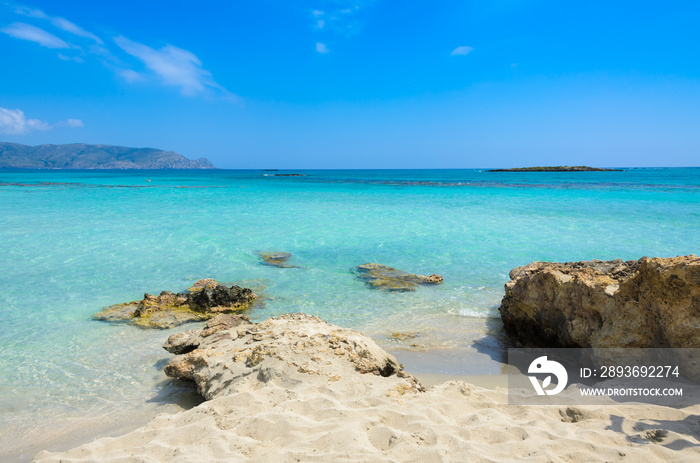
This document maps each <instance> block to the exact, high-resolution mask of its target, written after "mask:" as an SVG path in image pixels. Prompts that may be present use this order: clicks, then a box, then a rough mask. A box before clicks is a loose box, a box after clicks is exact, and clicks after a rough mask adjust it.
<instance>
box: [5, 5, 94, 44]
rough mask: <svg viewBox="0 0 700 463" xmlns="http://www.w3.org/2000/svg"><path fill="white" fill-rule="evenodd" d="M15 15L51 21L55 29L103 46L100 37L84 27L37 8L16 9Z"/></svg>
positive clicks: (20, 7)
mask: <svg viewBox="0 0 700 463" xmlns="http://www.w3.org/2000/svg"><path fill="white" fill-rule="evenodd" d="M15 13H17V14H21V15H24V16H29V17H30V18H38V19H46V20H49V21H51V24H53V25H54V26H55V27H57V28H59V29H61V30H63V31H65V32H68V33H69V34H73V35H77V36H78V37H85V38H88V39H92V40H94V41H95V42H97V43H99V44H102V40H101V39H100V38H99V37H97V36H96V35H95V34H93V33H91V32H88V31H86V30H85V29H83V28H82V27H80V26H78V25H77V24H75V23H72V22H70V21H68V20H67V19H64V18H59V17H58V16H49V15H47V14H46V13H44V12H43V11H41V10H37V9H35V8H29V7H26V6H18V7H16V8H15Z"/></svg>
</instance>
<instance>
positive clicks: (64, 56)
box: [58, 53, 85, 63]
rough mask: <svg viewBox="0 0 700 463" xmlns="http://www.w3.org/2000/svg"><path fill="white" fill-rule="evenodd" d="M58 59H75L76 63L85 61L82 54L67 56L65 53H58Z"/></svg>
mask: <svg viewBox="0 0 700 463" xmlns="http://www.w3.org/2000/svg"><path fill="white" fill-rule="evenodd" d="M58 59H60V60H63V61H74V62H76V63H84V62H85V60H84V59H82V58H81V57H80V56H66V55H64V54H63V53H59V54H58Z"/></svg>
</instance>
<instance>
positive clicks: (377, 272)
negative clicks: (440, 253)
mask: <svg viewBox="0 0 700 463" xmlns="http://www.w3.org/2000/svg"><path fill="white" fill-rule="evenodd" d="M355 273H356V274H357V277H358V278H359V279H360V280H362V281H364V282H365V283H367V285H368V286H370V287H371V288H375V289H383V290H385V291H415V290H416V287H418V285H436V284H440V283H442V277H441V276H440V275H437V274H432V275H428V276H423V275H416V274H414V273H407V272H404V271H402V270H397V269H395V268H393V267H388V266H386V265H382V264H375V263H367V264H362V265H358V266H357V267H355Z"/></svg>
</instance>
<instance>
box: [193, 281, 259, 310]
mask: <svg viewBox="0 0 700 463" xmlns="http://www.w3.org/2000/svg"><path fill="white" fill-rule="evenodd" d="M188 296H189V298H188V303H189V305H190V307H191V308H192V309H193V310H197V311H199V312H215V313H218V312H231V311H232V310H239V309H242V308H245V307H247V306H248V305H249V304H250V303H251V302H253V301H254V300H255V299H257V297H258V296H257V295H256V294H255V293H253V291H252V290H250V289H249V288H241V287H240V286H237V285H233V286H231V287H230V288H229V287H226V286H224V285H217V286H214V287H210V286H205V287H204V288H202V289H201V290H199V291H196V292H193V293H191V294H189V295H188Z"/></svg>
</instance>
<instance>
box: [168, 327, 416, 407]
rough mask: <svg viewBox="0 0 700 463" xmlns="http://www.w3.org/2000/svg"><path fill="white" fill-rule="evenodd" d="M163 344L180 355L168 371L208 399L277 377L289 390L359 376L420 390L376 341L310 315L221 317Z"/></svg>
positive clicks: (177, 335)
mask: <svg viewBox="0 0 700 463" xmlns="http://www.w3.org/2000/svg"><path fill="white" fill-rule="evenodd" d="M163 347H164V348H165V349H166V350H168V351H169V352H171V353H174V354H178V356H177V357H175V358H173V359H172V360H171V361H170V362H169V363H168V365H167V366H166V367H165V374H166V375H168V376H171V377H174V378H180V379H187V380H192V381H194V382H195V383H196V385H197V390H198V392H199V393H200V394H201V395H202V396H203V397H204V398H206V399H208V400H210V399H213V398H216V397H220V396H225V395H230V394H233V393H235V392H241V391H243V390H245V389H246V388H250V387H257V386H255V385H256V384H258V383H267V382H269V381H272V380H275V381H277V382H279V383H280V384H283V385H286V386H289V387H292V386H294V385H295V384H301V383H302V382H305V383H307V384H308V382H309V381H319V382H321V383H324V384H325V383H327V382H331V383H332V382H336V381H342V380H344V379H345V380H348V381H349V380H353V381H355V380H356V379H354V378H356V375H357V373H358V372H359V373H366V374H370V375H377V376H381V377H387V378H388V377H394V378H395V379H394V380H392V381H390V382H387V383H386V384H390V385H391V386H392V388H398V389H396V390H397V391H399V390H401V391H403V392H402V393H404V392H409V391H413V392H416V391H420V390H422V386H421V385H420V384H419V383H418V382H417V380H416V379H415V378H414V377H413V376H411V375H408V374H406V373H404V372H403V371H402V368H403V367H402V365H400V364H399V363H398V362H397V361H396V359H395V358H394V357H393V356H392V355H390V354H388V353H387V352H385V351H384V350H382V349H381V348H380V347H379V346H378V345H377V344H375V342H374V341H372V340H371V339H370V338H368V337H366V336H364V335H362V334H360V333H358V332H357V331H354V330H351V329H347V328H340V327H337V326H334V325H331V324H329V323H327V322H325V321H323V320H321V319H320V318H318V317H314V316H311V315H306V314H286V315H281V316H279V317H276V318H270V319H268V320H265V321H263V322H261V323H251V322H250V321H249V320H248V318H247V317H245V316H242V315H222V316H218V317H216V318H213V319H212V320H210V321H209V322H207V325H206V327H205V328H204V329H202V330H188V331H185V332H184V333H178V334H175V335H173V336H171V337H170V338H169V339H168V342H167V343H166V344H165V345H164V346H163ZM309 376H311V377H312V378H315V379H310V378H309Z"/></svg>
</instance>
